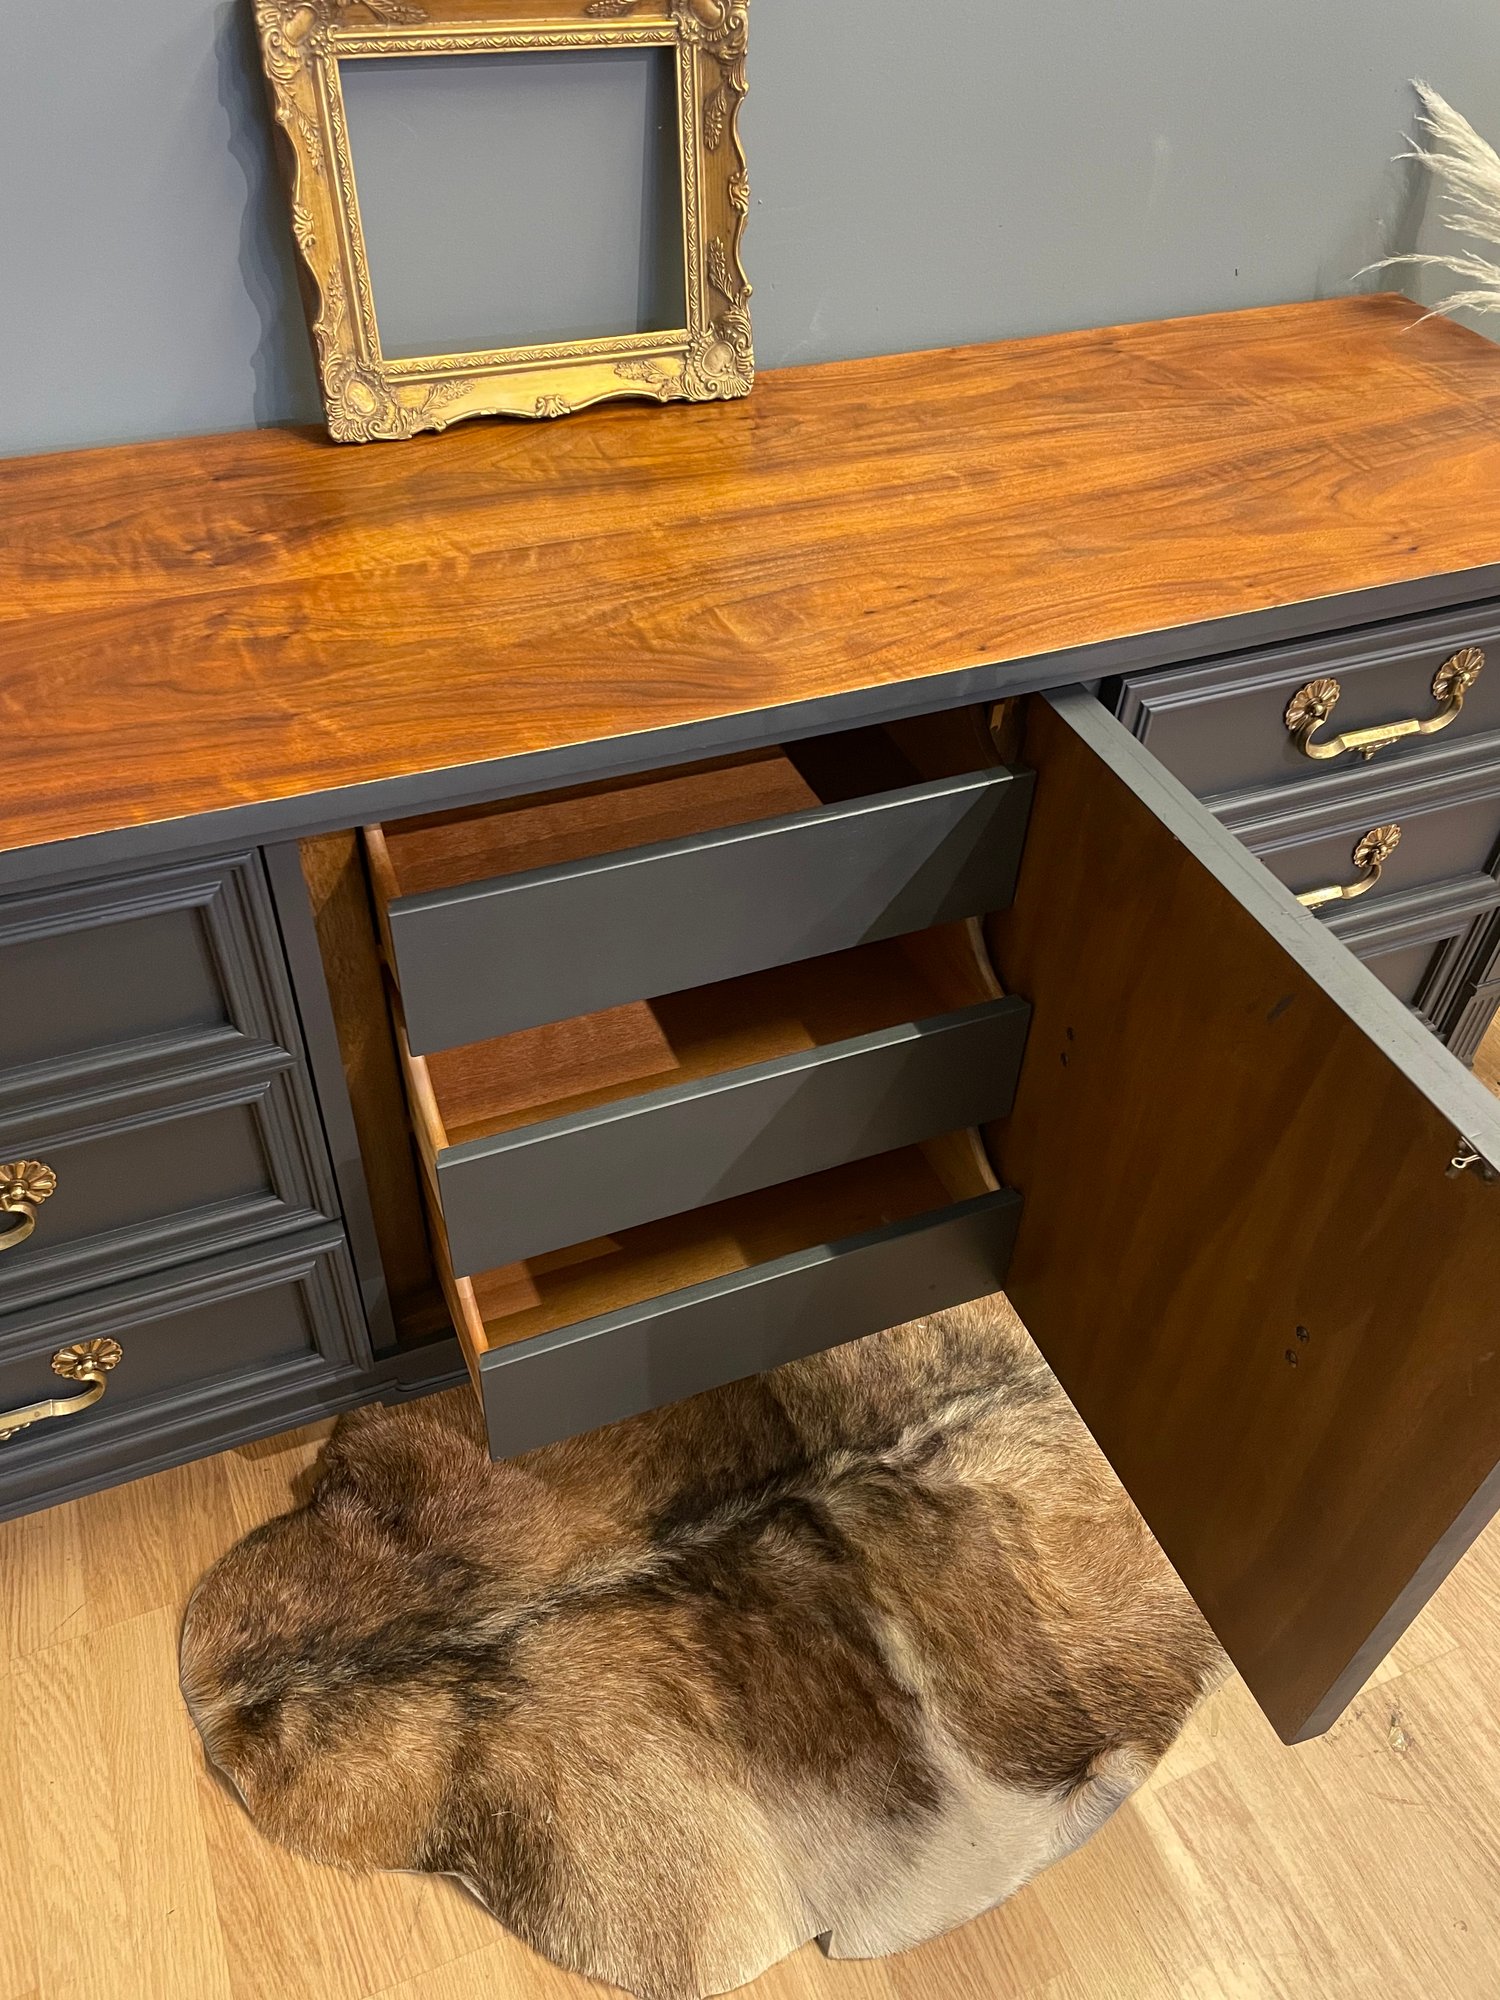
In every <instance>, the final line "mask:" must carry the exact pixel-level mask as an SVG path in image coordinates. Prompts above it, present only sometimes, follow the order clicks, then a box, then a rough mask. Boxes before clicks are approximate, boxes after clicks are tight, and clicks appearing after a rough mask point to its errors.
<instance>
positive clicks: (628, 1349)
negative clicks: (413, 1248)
mask: <svg viewBox="0 0 1500 2000" xmlns="http://www.w3.org/2000/svg"><path fill="white" fill-rule="evenodd" d="M1019 1213H1020V1201H1019V1198H1018V1197H1017V1196H1016V1195H1014V1194H1012V1193H1011V1192H1009V1191H1008V1190H1003V1189H999V1188H998V1187H997V1186H996V1184H995V1181H994V1177H993V1175H992V1174H991V1173H990V1172H989V1169H988V1165H987V1162H986V1161H985V1160H984V1157H983V1154H982V1151H981V1149H980V1148H979V1146H978V1142H977V1138H976V1137H975V1136H974V1135H969V1134H957V1135H954V1136H953V1137H951V1138H949V1139H947V1140H945V1141H942V1142H939V1143H937V1144H934V1145H931V1146H928V1147H926V1148H921V1149H911V1150H909V1151H905V1152H897V1153H891V1154H885V1155H882V1156H881V1157H880V1158H878V1159H874V1160H863V1161H860V1162H857V1163H855V1164H853V1165H850V1166H845V1167H839V1168H835V1169H834V1170H832V1171H831V1172H828V1173H825V1174H820V1175H816V1176H814V1177H812V1178H810V1179H808V1180H805V1181H798V1182H796V1183H795V1184H794V1185H793V1186H791V1187H785V1188H772V1189H766V1190H762V1191H760V1192H759V1193H756V1194H751V1195H746V1196H741V1197H740V1198H739V1199H737V1200H735V1201H727V1202H721V1203H717V1204H715V1205H714V1206H712V1207H708V1208H702V1209H699V1210H696V1211H695V1212H693V1213H690V1214H687V1215H683V1216H676V1217H673V1218H671V1219H670V1220H669V1221H666V1222H658V1223H653V1224H650V1225H648V1226H646V1227H644V1228H641V1229H637V1230H631V1231H628V1232H625V1233H623V1234H622V1235H620V1236H619V1237H617V1238H609V1239H605V1240H603V1241H599V1242H595V1243H587V1244H583V1245H580V1246H578V1247H576V1248H574V1249H572V1250H569V1251H565V1252H562V1253H559V1254H554V1255H552V1256H548V1257H542V1258H537V1259H533V1260H532V1261H530V1262H529V1263H526V1264H518V1265H512V1266H510V1267H509V1268H507V1269H505V1270H499V1271H491V1272H487V1273H485V1274H484V1275H483V1276H481V1277H478V1278H474V1279H467V1278H461V1279H458V1280H457V1281H454V1280H453V1279H452V1277H451V1274H445V1275H446V1279H447V1284H448V1288H449V1296H450V1302H451V1304H452V1307H453V1312H454V1318H455V1321H456V1323H457V1325H458V1328H459V1334H460V1338H461V1339H462V1341H463V1344H464V1349H465V1352H466V1354H467V1356H468V1359H469V1363H470V1367H471V1369H472V1370H473V1373H474V1379H475V1381H476V1383H477V1385H478V1388H479V1392H480V1395H481V1397H482V1399H483V1402H484V1408H485V1415H486V1419H487V1423H488V1427H489V1433H490V1443H491V1449H492V1450H493V1451H494V1452H495V1454H496V1455H497V1456H498V1457H510V1456H513V1455H515V1454H518V1453H521V1452H525V1451H530V1450H532V1449H533V1448H535V1447H536V1446H538V1445H543V1444H549V1443H552V1442H554V1441H555V1440H557V1439H559V1438H564V1437H568V1436H572V1435H574V1434H575V1433H577V1432H580V1431H585V1430H593V1429H595V1428H597V1427H598V1426H600V1425H603V1424H610V1423H616V1422H618V1421H620V1420H621V1419H622V1418H624V1417H629V1416H635V1415H637V1414H639V1413H640V1412H641V1411H643V1410H649V1409H655V1408H657V1407H659V1406H660V1405H661V1404H664V1403H670V1402H675V1401H677V1400H679V1399H680V1398H681V1397H684V1396H692V1395H697V1394H699V1393H700V1392H701V1391H703V1390H705V1389H711V1388H716V1387H718V1386H720V1385H721V1384H723V1383H726V1382H732V1381H736V1380H738V1379H740V1378H741V1377H743V1376H746V1375H753V1374H757V1373H759V1372H760V1371H761V1370H762V1369H766V1368H774V1367H777V1366H779V1365H780V1364H781V1363H782V1362H784V1361H791V1360H795V1359H796V1358H797V1357H798V1356H800V1355H804V1354H811V1353H815V1352H818V1351H820V1350H821V1349H824V1348H828V1347H834V1346H837V1345H839V1344H840V1343H842V1342H844V1341H849V1340H857V1339H860V1338H862V1337H863V1336H864V1335H866V1334H871V1333H877V1332H879V1331H880V1330H881V1329H883V1328H885V1327H887V1326H893V1325H898V1324H900V1323H901V1322H903V1321H905V1320H908V1319H915V1318H917V1317H919V1316H920V1315H922V1314H924V1313H931V1312H940V1311H943V1310H945V1309H946V1308H948V1307H950V1306H955V1305H959V1304H962V1303H964V1302H966V1301H968V1300H970V1299H975V1298H980V1297H983V1296H985V1295H986V1294H988V1293H990V1292H993V1291H997V1290H998V1289H999V1288H1000V1286H1001V1285H1002V1284H1003V1283H1004V1279H1005V1269H1006V1265H1007V1263H1008V1261H1009V1257H1010V1249H1011V1245H1012V1243H1013V1241H1014V1238H1015V1230H1016V1223H1017V1220H1018V1217H1019Z"/></svg>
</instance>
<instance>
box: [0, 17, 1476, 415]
mask: <svg viewBox="0 0 1500 2000" xmlns="http://www.w3.org/2000/svg"><path fill="white" fill-rule="evenodd" d="M3 21H4V37H3V43H0V48H3V56H0V166H3V185H4V190H5V192H4V197H3V203H0V382H3V384H4V389H3V392H0V452H20V451H37V450H45V449H48V448H51V447H61V446H70V445H79V444H88V443H102V442H107V441H111V440H116V439H127V438H145V437H157V436H168V435H177V434H182V433H187V432H193V431H206V430H219V429H229V428H232V427H235V426H240V425H245V424H252V423H274V422H278V421H283V420H286V419H289V418H292V419H304V420H305V419H314V418H316V416H317V414H318V401H317V393H316V386H315V383H314V379H313V373H312V367H311V361H310V356H309V350H308V344H307V336H306V333H305V331H304V326H303V319H302V312H301V306H300V303H299V299H298V294H297V288H296V282H295V278H294V274H293V269H292V261H291V255H290V250H289V240H288V233H287V227H286V219H285V213H284V209H283V205H282V199H281V191H280V187H279V185H278V183H277V180H276V176H275V173H274V171H273V168H272V162H271V157H270V146H269V138H268V129H267V119H266V115H265V111H264V108H263V104H262V99H261V92H260V84H259V78H258V72H257V70H256V68H255V60H254V49H253V42H252V36H251V28H250V10H249V0H233V4H231V0H128V4H116V5H112V6H106V5H101V4H90V5H86V6H84V7H81V8H75V9H70V8H68V7H66V6H62V5H60V4H59V0H5V5H4V16H3ZM1413 75H1425V76H1427V77H1428V78H1430V80H1431V81H1432V82H1433V83H1435V84H1436V85H1437V87H1438V88H1439V89H1440V90H1443V91H1444V92H1445V94H1447V95H1448V96H1449V97H1450V98H1451V99H1453V101H1454V102H1455V103H1457V104H1458V105H1459V107H1460V108H1461V109H1463V110H1464V111H1466V112H1467V114H1468V115H1469V116H1470V117H1471V118H1472V119H1473V120H1474V121H1475V122H1476V124H1479V125H1480V126H1481V128H1482V129H1487V130H1488V131H1489V133H1490V134H1491V136H1492V137H1496V136H1500V8H1497V6H1496V4H1495V0H1255V4H1249V0H1045V4H1044V5H1039V4H1037V0H922V4H920V5H918V4H915V0H753V10H752V34H751V84H752V91H751V100H750V104H749V106H748V108H747V113H746V130H747V137H748V141H749V146H750V154H751V162H750V163H751V179H752V185H753V188H754V207H753V214H752V233H751V236H750V239H749V242H748V245H747V254H748V259H749V262H750V266H751V275H752V277H753V278H754V279H755V282H756V287H757V291H756V300H755V318H756V345H757V349H758V352H759V355H760V359H761V361H762V364H763V365H766V366H776V365H778V364H783V363H787V362H795V361H814V360H820V359H825V358H831V357H835V356H841V355H854V354H868V353H877V352H883V351H890V350H895V349H899V348H906V347H925V346H936V345H941V344H942V343H944V342H948V341H957V340H985V339H998V338H1004V337H1007V336H1011V335H1017V334H1025V333H1033V332H1039V331H1045V330H1049V329H1055V328H1062V327H1074V326H1084V325H1095V324H1102V323H1108V322H1111V321H1117V320H1125V319H1137V318H1150V317H1155V316H1158V315H1162V314H1168V313H1182V312H1202V311H1208V310H1214V309H1217V308H1221V307H1229V306H1238V305H1256V304H1262V303H1267V302H1270V301H1274V300H1281V299H1294V298H1308V297H1313V296H1316V295H1319V294H1324V293H1330V292H1338V291H1343V290H1348V289H1350V288H1351V286H1352V283H1353V274H1354V273H1355V271H1357V270H1358V268H1359V266H1360V265H1361V264H1363V263H1365V262H1366V261H1368V260H1369V259H1370V258H1372V257H1374V256H1376V255H1378V254H1379V253H1380V252H1381V250H1382V249H1384V248H1386V247H1397V248H1409V247H1411V245H1412V244H1413V243H1414V242H1415V241H1417V240H1419V238H1420V240H1421V241H1422V242H1423V243H1424V245H1426V246H1427V247H1431V246H1432V244H1433V243H1434V242H1435V240H1436V230H1435V226H1434V225H1433V224H1432V223H1431V221H1430V220H1424V208H1425V206H1426V203H1425V191H1424V190H1423V188H1422V187H1421V184H1420V182H1419V181H1418V180H1417V179H1415V178H1414V177H1413V175H1412V173H1411V172H1410V170H1408V169H1406V168H1400V167H1393V166H1392V165H1391V164H1390V162H1391V156H1392V155H1393V154H1394V153H1395V152H1396V151H1397V150H1398V148H1399V146H1400V142H1401V135H1402V131H1403V129H1404V128H1405V127H1406V126H1407V125H1408V123H1409V120H1410V115H1411V99H1410V95H1409V92H1408V90H1407V87H1406V86H1407V79H1408V78H1410V77H1412V76H1413ZM544 196H545V190H544V189H543V188H539V187H537V186H536V185H532V186H530V187H529V188H528V189H527V190H526V199H527V200H529V201H536V200H538V199H542V198H544ZM1369 282H1370V281H1368V280H1366V281H1363V283H1364V284H1365V285H1366V286H1368V284H1369Z"/></svg>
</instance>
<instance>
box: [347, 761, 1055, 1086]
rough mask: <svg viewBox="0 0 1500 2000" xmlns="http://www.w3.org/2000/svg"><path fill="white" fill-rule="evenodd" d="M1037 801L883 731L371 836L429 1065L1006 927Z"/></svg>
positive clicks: (1001, 778) (1015, 779)
mask: <svg viewBox="0 0 1500 2000" xmlns="http://www.w3.org/2000/svg"><path fill="white" fill-rule="evenodd" d="M988 762H989V763H990V764H991V765H992V766H993V763H994V760H993V758H990V759H989V760H988ZM1030 794H1031V785H1030V779H1029V776H1028V775H1027V774H1026V773H1024V772H1020V773H1018V772H1013V771H1008V770H1005V769H998V768H987V769H979V770H973V769H968V770H959V771H957V772H955V773H953V774H951V775H942V776H938V777H926V778H923V776H922V774H921V771H920V769H919V768H918V767H917V766H916V765H915V764H913V763H911V762H909V761H908V760H907V758H906V757H905V756H904V755H903V753H902V752H901V750H900V749H899V748H898V747H897V745H896V743H895V742H893V741H892V739H891V738H890V736H889V735H887V734H886V733H885V732H881V731H876V730H870V731H859V732H853V733H852V734H851V735H849V736H845V737H831V738H827V739H820V740H818V741H815V742H814V743H810V744H807V745H800V746H797V747H796V748H794V749H792V750H787V751H783V750H768V751H761V752H758V753H756V754H754V755H750V756H745V757H740V758H731V759H723V760H720V761H717V762H714V763H709V764H699V765H694V766H691V767H686V768H684V769H681V770H674V771H657V772H648V773H646V774H644V775H643V776H641V777H639V778H636V779H633V780H627V781H625V782H623V783H620V782H616V783H612V784H608V785H596V786H588V787H583V788H580V789H577V790H574V791H570V792H560V793H550V794H547V795H546V796H544V797H540V798H524V799H512V800H503V801H501V802H499V803H498V804H496V805H493V806H490V807H486V808H484V809H482V810H480V811H477V812H467V813H445V814H438V815H434V816H431V817H428V818H424V819H416V820H407V821H403V822H400V823H396V824H392V825H389V826H384V827H372V828H369V829H368V830H367V834H366V841H367V851H368V854H369V859H370V873H371V879H372V883H373V886H374V890H375V897H376V902H377V905H378V906H379V911H380V916H381V922H382V928H383V931H384V935H385V940H386V945H387V951H388V955H389V958H390V962H391V965H392V968H393V970H394V973H395V977H396V981H397V984H398V985H399V987H400V989H401V1000H402V1006H403V1009H404V1012H405V1018H406V1029H407V1034H408V1037H409V1041H410V1046H411V1049H412V1051H413V1053H415V1054H417V1055H430V1054H432V1053H433V1052H434V1051H435V1050H439V1049H447V1048H454V1047H457V1046H460V1045H462V1044H466V1043H470V1042H477V1041H483V1040H486V1039H488V1038H491V1037H494V1036H497V1035H502V1034H508V1033H512V1032H514V1031H516V1030H518V1029H522V1028H530V1027H535V1026H538V1025H539V1024H541V1023H544V1022H548V1021H556V1020H561V1019H563V1018H565V1017H567V1016H570V1015H578V1014H593V1013H597V1012H599V1011H601V1010H603V1009H607V1008H611V1007H616V1006H619V1005H621V1004H623V1003H625V1002H628V1001H632V1000H639V999H641V998H643V997H654V996H656V995H660V994H664V993H676V992H681V991H683V990H684V989H686V988H688V987H693V986H702V985H707V984H709V983H711V982H714V981H719V980H725V979H732V978H735V977H737V976H738V975H739V974H741V973H746V972H754V971H757V970H759V969H761V968H763V967H766V966H771V965H784V964H787V963H788V962H790V961H793V960H797V959H805V958H817V957H822V956H824V955H825V954H827V953H830V952H837V951H843V950H846V949H848V948H849V947H851V946H853V945H858V944H864V943H867V942H869V941H872V940H875V939H880V938H890V937H899V936H902V935H903V934H905V933H908V932H912V931H920V930H926V929H928V928H930V927H931V926H934V925H938V924H945V923H950V922H953V921H955V920H957V919H962V918H966V917H975V916H979V915H981V914H983V913H984V912H986V911H989V910H996V909H1001V908H1003V907H1004V906H1005V904H1006V903H1007V902H1009V900H1010V896H1011V891H1012V889H1013V887H1014V883H1015V871H1016V866H1017V863H1018V861H1019V859H1020V852H1021V842H1022V839H1023V837H1024V834H1025V827H1026V813H1027V808H1028V804H1029V800H1030ZM560 941H565V945H564V948H559V945H560Z"/></svg>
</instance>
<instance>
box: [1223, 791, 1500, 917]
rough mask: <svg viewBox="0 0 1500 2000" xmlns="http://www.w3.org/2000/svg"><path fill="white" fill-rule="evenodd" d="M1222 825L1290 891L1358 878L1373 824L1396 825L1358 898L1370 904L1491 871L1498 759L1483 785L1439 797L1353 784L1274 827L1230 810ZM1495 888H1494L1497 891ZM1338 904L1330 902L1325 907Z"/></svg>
mask: <svg viewBox="0 0 1500 2000" xmlns="http://www.w3.org/2000/svg"><path fill="white" fill-rule="evenodd" d="M1225 821H1226V824H1227V825H1228V826H1229V827H1230V830H1231V831H1232V832H1237V833H1239V835H1240V838H1241V839H1242V840H1244V841H1245V843H1246V845H1247V846H1248V847H1249V848H1250V849H1251V851H1252V852H1253V853H1255V854H1257V855H1259V857H1260V859H1261V860H1262V861H1263V862H1264V863H1265V864H1266V866H1267V867H1268V868H1269V869H1270V871H1271V873H1272V874H1273V875H1275V876H1276V877H1277V879H1278V880H1279V881H1282V882H1285V883H1286V885H1287V887H1288V888H1289V889H1290V890H1292V892H1293V893H1294V894H1295V895H1299V896H1300V895H1302V894H1303V893H1305V892H1307V891H1310V890H1315V889H1319V888H1322V887H1324V886H1325V885H1329V884H1333V883H1350V882H1354V881H1357V880H1358V871H1357V870H1356V868H1355V866H1354V862H1353V850H1354V848H1355V846H1356V844H1357V843H1358V842H1359V840H1360V839H1361V838H1362V837H1363V836H1364V834H1365V833H1367V832H1368V831H1369V830H1370V829H1371V828H1372V827H1376V826H1384V825H1388V824H1394V825H1398V826H1399V827H1400V828H1401V844H1400V846H1399V847H1398V848H1397V849H1396V851H1395V853H1394V854H1393V855H1392V856H1391V858H1390V860H1389V861H1388V862H1387V863H1386V864H1385V867H1384V869H1383V870H1382V872H1381V877H1380V881H1379V882H1378V883H1377V885H1376V886H1375V888H1374V889H1372V890H1371V891H1370V892H1369V894H1368V895H1367V896H1363V897H1361V898H1359V900H1360V901H1361V902H1363V903H1366V904H1367V905H1369V906H1370V907H1372V908H1373V907H1374V906H1375V905H1377V904H1378V903H1381V902H1384V901H1386V900H1388V899H1389V898H1391V897H1393V896H1398V895H1400V894H1402V893H1403V891H1408V890H1412V889H1423V888H1431V887H1433V886H1435V885H1436V884H1437V883H1439V882H1454V881H1463V880H1469V881H1473V880H1476V879H1477V878H1479V877H1480V876H1484V875H1489V874H1490V872H1491V870H1492V869H1493V867H1494V864H1495V860H1496V855H1497V852H1500V763H1496V764H1495V765H1494V766H1493V767H1492V768H1491V769H1490V771H1489V772H1488V773H1487V774H1486V776H1485V778H1484V781H1483V783H1482V785H1475V786H1470V787H1467V788H1466V789H1465V790H1464V791H1463V792H1461V793H1460V794H1459V795H1458V796H1456V797H1450V798H1448V799H1446V800H1445V799H1443V798H1441V797H1440V796H1437V795H1435V794H1434V793H1433V792H1432V791H1431V790H1430V789H1424V790H1422V791H1421V792H1417V793H1411V792H1406V793H1403V792H1402V791H1400V790H1399V789H1395V788H1393V789H1391V790H1389V791H1386V792H1383V793H1372V792H1371V791H1370V790H1369V788H1368V787H1364V788H1360V787H1357V786H1351V788H1350V790H1349V792H1348V793H1346V794H1345V795H1344V797H1343V798H1341V799H1340V800H1339V801H1338V803H1337V805H1336V806H1333V807H1322V808H1319V809H1318V810H1317V811H1316V812H1315V813H1313V814H1311V815H1308V816H1305V817H1299V818H1298V819H1295V820H1294V819H1291V818H1288V819H1285V820H1281V821H1278V822H1277V823H1275V824H1274V825H1272V826H1267V825H1266V824H1265V823H1264V822H1260V823H1259V824H1257V823H1255V822H1251V821H1247V819H1246V818H1244V817H1242V816H1240V815H1237V814H1235V813H1233V812H1232V811H1231V812H1230V813H1228V814H1226V815H1225ZM1497 895H1500V892H1497ZM1338 907H1339V906H1338V905H1337V904H1331V905H1329V906H1328V908H1329V909H1330V910H1336V909H1337V908H1338Z"/></svg>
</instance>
